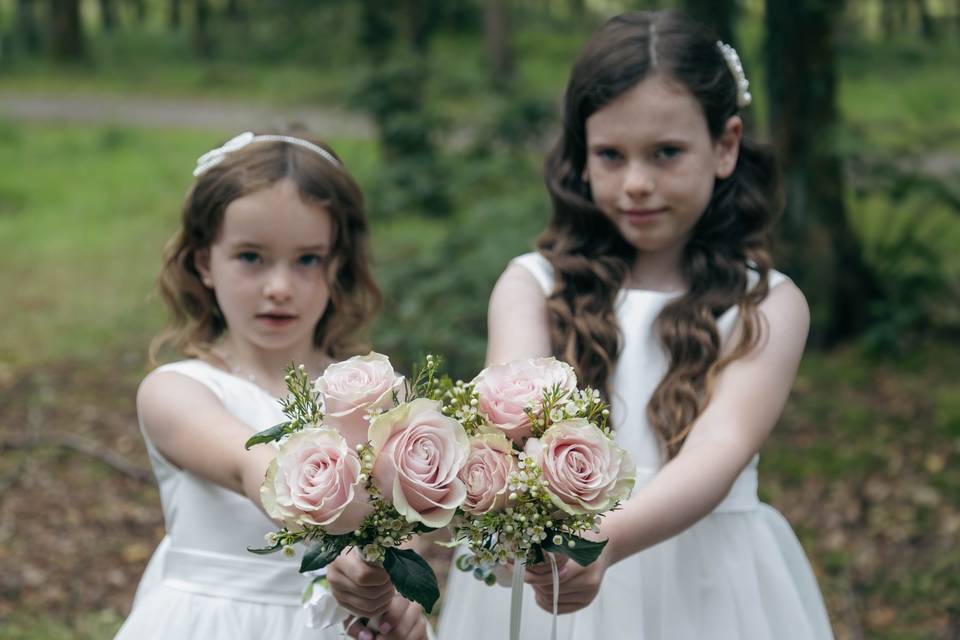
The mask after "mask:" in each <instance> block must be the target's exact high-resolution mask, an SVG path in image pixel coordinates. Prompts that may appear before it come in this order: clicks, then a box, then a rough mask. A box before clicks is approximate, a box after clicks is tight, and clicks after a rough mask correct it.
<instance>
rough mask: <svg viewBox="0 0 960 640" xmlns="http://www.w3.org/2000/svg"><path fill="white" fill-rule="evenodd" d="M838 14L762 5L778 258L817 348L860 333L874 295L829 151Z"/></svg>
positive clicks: (803, 4) (798, 3)
mask: <svg viewBox="0 0 960 640" xmlns="http://www.w3.org/2000/svg"><path fill="white" fill-rule="evenodd" d="M835 10H836V6H835V5H831V3H825V2H820V1H819V0H794V1H793V2H782V1H781V0H767V2H766V27H767V41H766V54H767V83H768V91H769V103H770V107H769V108H770V129H771V132H772V136H773V143H774V147H775V149H776V151H777V155H778V157H779V159H780V162H781V165H782V167H783V175H784V181H785V187H786V211H785V216H784V220H783V224H782V225H781V232H782V233H781V236H780V238H779V240H780V241H781V242H780V248H782V251H781V252H779V255H778V258H779V259H780V260H781V264H783V265H784V267H785V269H786V271H787V272H788V273H790V274H791V276H793V277H794V280H796V281H797V282H798V284H799V285H800V287H801V288H802V289H803V290H804V292H805V293H806V294H807V298H808V300H809V301H810V307H811V312H812V315H813V321H814V325H813V331H812V341H813V342H815V343H818V344H821V345H823V344H830V343H833V342H836V341H837V340H840V339H842V338H846V337H849V336H852V335H854V334H856V333H857V332H859V331H860V330H862V329H863V328H864V327H865V326H866V324H867V321H868V319H869V318H868V310H869V308H870V303H871V301H872V300H874V299H875V298H876V295H877V291H878V289H877V286H876V283H875V279H874V277H873V275H872V274H871V272H870V270H869V268H868V267H867V265H866V263H865V262H864V259H863V256H862V253H861V250H860V245H859V240H858V239H857V237H856V236H855V235H854V234H853V232H852V230H851V229H850V226H849V224H848V222H847V218H846V213H845V210H844V198H843V194H844V183H843V170H842V166H841V161H840V157H839V154H838V152H837V150H836V148H835V147H834V146H833V140H834V139H835V136H834V135H833V133H834V131H835V129H836V127H837V124H838V117H837V109H836V103H835V92H836V72H835V59H834V48H833V42H832V26H833V25H834V23H835V19H836V17H837V16H836V15H835V13H834V12H835Z"/></svg>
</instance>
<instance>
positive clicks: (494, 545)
mask: <svg viewBox="0 0 960 640" xmlns="http://www.w3.org/2000/svg"><path fill="white" fill-rule="evenodd" d="M446 393H447V398H448V401H447V407H446V411H447V413H448V414H449V415H451V416H453V417H455V418H457V419H458V420H460V421H461V422H462V423H463V425H464V427H465V428H466V430H467V433H468V434H470V438H471V439H470V442H471V449H470V454H469V456H468V458H467V462H466V464H465V465H464V467H463V469H462V471H461V472H460V473H461V478H462V479H463V481H464V483H465V484H466V491H467V497H466V499H465V500H464V501H463V503H462V505H461V506H460V509H459V512H458V514H457V516H456V517H455V518H454V519H453V523H452V526H453V530H454V538H455V539H456V540H457V541H458V542H460V543H462V544H465V545H466V546H467V550H468V553H466V554H464V555H461V556H460V557H459V558H458V559H457V565H458V566H459V567H460V568H461V569H464V570H468V571H473V572H474V575H476V576H477V577H478V578H480V579H482V580H485V581H486V582H487V583H489V584H492V583H493V582H494V581H495V578H494V575H493V569H494V567H495V566H496V565H498V564H501V565H502V564H506V563H508V562H513V563H514V564H515V565H516V566H517V567H519V566H520V565H522V564H526V563H536V562H543V561H544V559H545V555H544V552H554V553H563V554H565V555H568V556H570V558H571V559H573V560H574V561H576V562H578V563H579V564H581V565H587V564H590V563H591V562H593V561H594V560H596V559H597V557H598V556H599V555H600V553H601V552H602V550H603V547H604V545H605V544H606V542H605V541H600V542H596V541H592V540H588V539H586V538H584V537H583V534H584V533H585V532H587V531H596V530H597V527H598V525H599V521H600V518H601V517H602V516H603V514H604V513H607V512H609V511H611V510H613V509H616V508H617V507H618V506H619V504H620V503H621V502H622V501H623V500H625V499H627V497H628V496H629V495H630V492H631V491H632V490H633V485H634V482H635V479H636V467H635V465H634V463H633V461H632V460H631V458H630V455H629V454H628V453H627V452H626V451H625V450H624V449H622V448H621V447H620V446H618V445H617V443H616V442H615V441H614V440H613V438H612V434H611V432H610V430H609V428H608V426H607V420H608V417H609V414H610V412H609V408H608V407H607V405H606V404H605V403H604V402H603V401H602V400H601V399H600V394H599V392H598V391H596V390H595V389H589V388H588V389H582V390H581V389H578V388H577V378H576V375H575V374H574V371H573V369H572V368H571V367H570V366H569V365H567V364H565V363H563V362H560V361H558V360H556V359H555V358H536V359H528V360H520V361H516V362H509V363H506V364H502V365H496V366H491V367H488V368H486V369H484V370H483V371H482V372H481V373H480V374H479V375H478V376H477V377H476V378H474V380H473V381H472V382H470V383H466V384H465V383H463V382H458V383H456V384H454V385H451V386H450V388H449V389H448V390H447V392H446ZM517 575H519V574H517ZM515 580H516V578H515Z"/></svg>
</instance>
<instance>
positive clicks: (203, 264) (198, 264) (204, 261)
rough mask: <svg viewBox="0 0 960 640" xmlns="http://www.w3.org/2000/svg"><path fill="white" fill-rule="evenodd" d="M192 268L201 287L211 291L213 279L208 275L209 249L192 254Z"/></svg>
mask: <svg viewBox="0 0 960 640" xmlns="http://www.w3.org/2000/svg"><path fill="white" fill-rule="evenodd" d="M193 266H194V267H195V268H196V270H197V273H199V274H200V281H201V282H202V283H203V286H205V287H207V288H208V289H213V277H212V276H211V275H210V249H198V250H197V251H196V252H195V253H194V254H193Z"/></svg>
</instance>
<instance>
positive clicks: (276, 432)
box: [243, 422, 290, 449]
mask: <svg viewBox="0 0 960 640" xmlns="http://www.w3.org/2000/svg"><path fill="white" fill-rule="evenodd" d="M289 425H290V423H289V422H281V423H280V424H275V425H273V426H272V427H270V428H269V429H264V430H263V431H260V432H258V433H256V434H254V435H252V436H251V437H250V439H249V440H247V442H246V444H244V445H243V448H244V449H249V448H250V447H252V446H253V445H255V444H263V443H264V442H274V441H276V440H279V439H280V438H282V437H283V434H284V433H286V428H287V427H288V426H289Z"/></svg>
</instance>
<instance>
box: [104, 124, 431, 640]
mask: <svg viewBox="0 0 960 640" xmlns="http://www.w3.org/2000/svg"><path fill="white" fill-rule="evenodd" d="M194 175H195V176H196V178H197V179H196V182H195V183H194V184H193V186H192V188H191V189H190V192H189V194H188V195H187V199H186V203H185V204H184V207H183V217H182V225H181V228H180V229H179V231H178V232H177V234H176V235H175V236H174V238H173V239H172V240H171V242H170V243H169V245H168V246H167V248H166V252H165V254H164V261H163V269H162V271H161V275H160V290H161V293H162V296H163V299H164V301H165V302H166V303H167V306H168V307H169V309H170V311H171V313H172V320H171V323H170V326H169V328H168V330H167V331H166V332H165V333H164V334H162V335H161V336H160V337H159V338H158V339H157V341H155V343H154V345H153V347H152V353H153V354H155V353H156V351H157V349H158V348H159V347H162V346H164V345H172V346H173V347H175V348H177V349H178V350H179V351H180V352H181V353H183V354H184V355H186V356H189V357H190V359H187V360H182V361H179V362H175V363H172V364H167V365H164V366H161V367H159V368H157V369H156V370H154V371H153V372H152V373H150V374H149V375H148V376H147V377H146V379H144V381H143V383H142V384H141V385H140V389H139V392H138V394H137V412H138V415H139V419H140V426H141V430H142V432H143V437H144V440H145V441H146V445H147V451H148V453H149V456H150V461H151V464H152V465H153V469H154V472H155V474H156V476H157V480H158V482H159V486H160V498H161V502H162V505H163V513H164V521H165V526H166V537H165V538H164V539H163V541H162V542H161V543H160V546H159V547H158V548H157V550H156V552H155V553H154V555H153V557H152V559H151V561H150V564H149V565H148V567H147V569H146V571H145V573H144V576H143V579H142V581H141V583H140V587H139V589H138V592H137V597H136V599H135V602H134V606H133V610H132V612H131V614H130V616H129V617H128V618H127V620H126V622H125V623H124V625H123V627H122V628H121V629H120V631H119V633H118V635H117V638H119V639H121V640H151V639H155V640H161V639H164V640H168V639H170V638H177V639H178V640H189V639H196V640H262V639H276V640H297V639H306V638H331V639H333V638H339V637H342V634H343V630H342V629H338V628H328V629H322V630H321V629H311V628H308V627H307V625H306V620H305V613H304V610H303V608H302V607H301V597H302V594H303V591H304V588H305V587H306V584H307V580H308V579H307V578H306V577H304V576H302V575H301V574H300V573H299V572H298V571H297V568H298V563H297V562H294V561H292V560H290V559H288V558H284V557H283V556H282V555H279V554H278V555H277V556H255V555H253V554H251V553H249V552H248V551H247V548H248V547H262V546H263V544H264V536H265V535H266V534H267V533H269V532H272V531H273V530H274V529H275V528H276V525H275V523H273V522H271V521H270V519H269V518H268V517H267V516H266V515H265V514H264V512H263V510H262V506H261V504H260V485H261V483H262V482H263V479H264V474H265V471H266V469H267V465H268V464H269V463H270V461H271V460H272V459H273V457H274V455H275V451H274V450H273V449H272V448H271V447H270V446H269V445H260V446H257V447H254V448H253V449H252V450H251V451H249V452H248V451H245V449H244V443H245V442H246V440H247V439H248V438H249V437H250V436H251V435H253V434H254V433H255V432H257V431H259V430H262V429H265V428H267V427H270V426H273V425H275V424H277V423H279V422H282V421H284V419H285V418H284V415H283V412H282V410H281V405H280V402H279V398H280V397H281V396H285V395H286V392H287V387H286V384H285V382H284V368H285V366H286V365H287V364H288V363H290V362H295V363H303V364H304V366H305V367H306V369H307V371H308V372H309V374H310V375H311V377H312V378H315V377H317V376H319V375H320V374H321V373H322V372H323V369H324V368H325V367H326V366H327V364H329V363H330V362H332V361H333V360H334V359H339V358H342V357H345V356H348V355H352V354H354V353H356V352H357V343H356V339H357V337H358V335H359V333H358V332H359V331H361V330H362V329H363V327H364V326H365V325H366V323H367V322H368V321H369V320H370V318H371V316H372V315H373V313H374V312H375V310H376V309H377V308H378V306H379V304H380V293H379V290H378V289H377V286H376V284H375V283H374V281H373V278H372V275H371V268H370V259H369V231H368V227H367V222H366V217H365V214H364V208H363V198H362V196H361V192H360V189H359V188H358V186H357V184H356V182H355V181H354V180H353V178H352V177H351V176H350V174H349V173H348V172H347V171H346V169H345V168H344V166H343V163H342V162H341V160H340V159H339V158H338V157H337V155H336V154H335V153H334V152H333V151H332V150H331V149H330V148H329V147H327V146H326V145H325V144H323V143H322V142H321V141H319V140H317V139H314V138H312V137H308V136H305V135H302V134H296V135H293V134H283V133H260V134H253V133H250V132H247V133H244V134H241V135H239V136H237V137H235V138H233V139H232V140H230V141H229V142H227V143H226V144H224V145H223V146H222V147H219V148H217V149H214V150H213V151H211V152H209V153H206V154H204V155H203V156H201V157H200V159H199V160H198V163H197V168H196V170H195V171H194ZM387 596H388V597H387V602H386V603H385V604H384V606H383V608H382V611H380V612H381V613H385V617H384V621H385V623H386V625H385V627H383V631H384V633H383V634H382V635H383V637H390V638H424V637H426V621H425V620H424V619H423V616H422V615H420V609H419V606H418V605H414V604H412V603H410V602H409V601H407V600H405V599H404V598H401V597H400V596H398V595H396V594H392V592H391V593H388V594H387ZM328 597H330V596H328ZM331 602H332V597H331ZM387 631H389V633H387Z"/></svg>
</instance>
